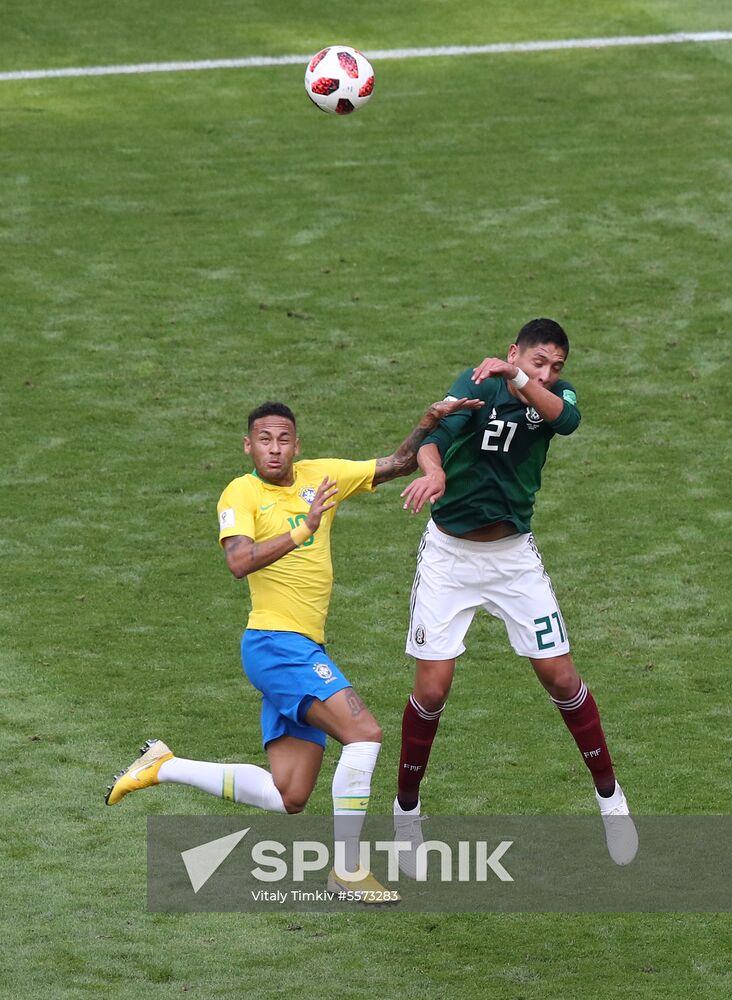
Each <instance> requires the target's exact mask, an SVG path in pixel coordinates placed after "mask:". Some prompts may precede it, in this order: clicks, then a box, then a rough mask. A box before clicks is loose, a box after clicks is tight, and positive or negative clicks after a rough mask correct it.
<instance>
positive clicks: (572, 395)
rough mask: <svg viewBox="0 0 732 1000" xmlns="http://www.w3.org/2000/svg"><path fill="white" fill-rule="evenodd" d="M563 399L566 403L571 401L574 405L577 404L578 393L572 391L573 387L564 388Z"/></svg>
mask: <svg viewBox="0 0 732 1000" xmlns="http://www.w3.org/2000/svg"><path fill="white" fill-rule="evenodd" d="M562 399H563V400H564V401H565V403H571V405H572V406H576V405H577V393H576V392H572V390H571V389H564V390H563V391H562Z"/></svg>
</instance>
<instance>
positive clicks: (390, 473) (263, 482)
mask: <svg viewBox="0 0 732 1000" xmlns="http://www.w3.org/2000/svg"><path fill="white" fill-rule="evenodd" d="M482 405H483V404H482V402H480V401H479V400H469V399H467V398H465V399H451V400H449V401H447V400H446V401H442V402H439V403H433V404H432V406H430V407H429V409H428V410H427V411H426V412H425V414H424V416H423V417H422V419H421V420H420V422H419V424H418V426H417V427H416V428H415V429H414V430H413V431H412V433H411V434H410V435H409V436H408V437H407V438H406V439H405V440H404V441H403V442H402V444H401V445H400V446H399V447H398V448H397V449H396V451H395V452H394V453H393V454H392V455H389V456H388V457H386V458H378V459H371V460H370V461H365V462H351V461H345V460H343V459H335V458H327V459H315V460H304V461H299V462H296V461H295V457H296V456H297V455H298V454H299V451H300V441H299V438H298V436H297V426H296V422H295V416H294V414H293V413H292V411H291V410H290V409H289V407H287V406H285V405H284V404H283V403H275V402H269V403H264V404H262V405H261V406H259V407H258V408H257V409H255V410H253V411H252V412H251V413H250V414H249V419H248V433H247V436H246V437H245V438H244V450H245V452H246V454H247V455H249V456H250V458H251V461H252V464H253V466H254V468H253V470H252V471H251V472H249V473H247V474H245V475H243V476H240V477H239V478H237V479H234V480H233V482H231V483H229V485H228V486H227V487H226V489H225V490H224V492H223V493H222V494H221V499H220V500H219V504H218V513H219V542H220V544H221V545H222V547H223V549H224V552H225V556H226V562H227V565H228V567H229V569H230V570H231V572H232V573H233V574H234V576H235V577H237V578H241V577H247V578H248V581H249V589H250V592H251V598H252V610H251V614H250V615H249V620H248V622H247V627H246V630H245V632H244V635H243V637H242V643H241V651H242V663H243V666H244V671H245V673H246V675H247V677H248V678H249V680H250V681H251V683H252V684H253V685H254V686H255V687H256V688H257V689H258V690H259V691H260V692H261V694H262V710H261V724H262V741H263V744H264V746H265V748H266V751H267V756H268V758H269V764H270V768H271V770H270V771H266V770H264V769H263V768H261V767H257V766H255V765H252V764H219V763H214V762H210V761H198V760H187V759H184V758H180V757H176V756H175V755H174V754H173V753H172V752H171V751H170V750H169V748H168V747H167V746H166V745H165V744H164V743H163V742H162V741H160V740H149V741H148V742H147V743H146V744H145V746H144V747H143V750H142V756H141V757H140V758H139V759H138V760H137V761H136V762H135V763H134V764H133V765H131V766H130V767H129V768H127V770H126V771H124V772H122V774H120V775H119V776H118V777H117V778H116V779H115V782H114V783H113V785H112V786H111V787H110V789H109V791H108V793H107V802H108V803H109V805H114V804H115V803H117V802H119V801H120V799H122V798H123V796H124V795H126V794H128V793H129V792H131V791H136V790H137V789H140V788H145V787H149V786H150V785H154V784H158V783H160V782H175V783H178V784H185V785H190V786H192V787H194V788H199V789H201V790H202V791H205V792H208V793H210V794H213V795H218V796H221V797H223V798H225V799H230V800H231V801H234V802H241V803H246V804H247V805H253V806H258V807H259V808H262V809H268V810H272V811H275V812H288V813H297V812H300V811H301V810H302V809H303V808H304V807H305V804H306V802H307V801H308V799H309V797H310V794H311V792H312V790H313V788H314V787H315V782H316V780H317V778H318V773H319V771H320V767H321V764H322V761H323V751H324V748H325V743H326V734H327V735H329V736H332V737H333V738H334V739H336V740H338V742H339V743H341V744H342V745H343V750H342V752H341V757H340V760H339V762H338V765H337V767H336V770H335V774H334V776H333V785H332V792H333V809H334V813H335V817H336V820H335V824H336V829H335V840H336V844H337V845H338V844H341V845H343V858H344V864H343V865H342V866H340V867H338V866H337V869H338V870H336V869H334V870H333V871H332V872H331V874H330V877H329V880H328V886H329V888H330V889H331V890H332V891H339V890H341V889H346V890H348V891H352V890H354V889H355V890H357V891H360V892H364V891H365V892H366V895H364V896H363V899H364V901H369V900H370V899H378V898H381V892H382V887H381V886H380V885H379V883H378V882H377V881H376V880H375V879H374V878H373V876H372V875H371V874H370V873H369V872H366V871H364V870H363V869H360V867H359V838H360V833H361V828H362V826H363V821H364V817H365V814H366V808H367V806H368V801H369V795H370V790H371V775H372V773H373V771H374V768H375V766H376V760H377V757H378V754H379V750H380V749H381V728H380V727H379V724H378V722H377V721H376V719H375V718H374V717H373V715H372V714H371V712H369V710H368V708H367V707H366V705H365V704H364V702H363V701H362V700H361V698H360V697H359V696H358V694H357V693H356V691H355V690H354V689H353V687H352V686H351V684H350V682H349V681H348V680H347V678H346V677H345V675H344V674H343V673H342V671H341V670H340V668H339V667H338V666H337V665H336V664H335V663H334V662H333V660H331V659H330V657H329V656H328V654H327V653H326V651H325V647H324V645H323V642H324V637H325V620H326V617H327V614H328V606H329V603H330V595H331V589H332V585H333V569H332V565H331V557H330V532H331V526H332V524H333V519H334V517H335V515H336V511H337V510H338V507H339V506H340V504H342V503H343V502H344V501H345V500H347V499H348V498H349V497H351V496H354V495H355V494H357V493H361V492H364V491H370V490H373V489H375V488H376V487H377V486H378V485H379V484H380V483H385V482H387V481H388V480H390V479H395V478H396V477H398V476H405V475H408V474H409V473H411V472H413V471H414V470H415V469H416V467H417V462H416V454H417V451H418V449H419V447H420V445H421V444H422V442H423V441H424V439H425V437H426V436H427V435H428V434H429V433H430V431H432V430H434V429H435V428H436V427H437V426H438V424H439V423H440V421H441V420H442V419H443V418H444V417H446V416H449V415H450V414H451V413H454V412H456V411H457V410H460V409H465V408H470V409H475V408H478V407H480V406H482ZM336 856H338V855H336ZM369 893H371V895H369Z"/></svg>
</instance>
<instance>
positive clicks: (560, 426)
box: [549, 380, 582, 435]
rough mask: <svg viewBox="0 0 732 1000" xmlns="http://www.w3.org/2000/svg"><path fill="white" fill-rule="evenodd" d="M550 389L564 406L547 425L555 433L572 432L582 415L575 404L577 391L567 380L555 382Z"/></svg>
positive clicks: (565, 433)
mask: <svg viewBox="0 0 732 1000" xmlns="http://www.w3.org/2000/svg"><path fill="white" fill-rule="evenodd" d="M552 391H553V392H554V395H555V396H559V397H560V399H561V400H562V402H563V403H564V408H563V410H562V412H561V413H560V414H559V416H558V417H557V419H556V420H550V421H549V426H550V427H551V429H552V430H553V431H554V433H555V434H564V435H567V434H572V432H573V431H576V430H577V428H578V427H579V423H580V420H581V419H582V415H581V413H580V411H579V407H578V406H577V393H576V391H575V388H574V386H573V385H570V383H569V382H565V381H563V380H562V381H561V382H558V383H556V384H555V385H554V386H553V388H552Z"/></svg>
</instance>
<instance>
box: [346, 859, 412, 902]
mask: <svg viewBox="0 0 732 1000" xmlns="http://www.w3.org/2000/svg"><path fill="white" fill-rule="evenodd" d="M328 892H332V893H333V894H334V896H335V898H336V899H337V900H338V901H339V902H347V903H365V904H366V905H367V906H384V905H389V904H392V905H393V904H394V903H399V902H401V898H402V897H401V896H400V895H399V893H398V892H397V891H396V889H386V888H384V886H383V885H382V884H381V882H378V881H377V880H376V879H375V878H374V876H373V875H372V874H371V872H369V873H368V874H367V875H365V876H364V877H363V878H359V879H347V878H341V877H340V875H336V871H335V868H334V869H333V870H332V871H331V873H330V875H329V876H328Z"/></svg>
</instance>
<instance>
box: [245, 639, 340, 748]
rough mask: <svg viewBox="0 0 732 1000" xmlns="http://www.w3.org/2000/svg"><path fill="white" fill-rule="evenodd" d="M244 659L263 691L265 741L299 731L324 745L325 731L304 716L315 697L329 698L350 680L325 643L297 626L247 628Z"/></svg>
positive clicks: (301, 736)
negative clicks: (269, 629) (289, 628)
mask: <svg viewBox="0 0 732 1000" xmlns="http://www.w3.org/2000/svg"><path fill="white" fill-rule="evenodd" d="M241 662H242V666H243V667H244V673H245V674H246V675H247V677H248V678H249V680H250V681H251V682H252V684H253V685H254V687H255V688H257V690H258V691H261V693H262V717H261V723H262V744H263V745H264V746H265V747H266V746H267V744H268V743H270V742H271V741H272V740H276V739H279V737H280V736H295V737H297V739H299V740H307V741H308V742H309V743H317V744H318V745H319V746H321V747H324V746H325V742H326V735H325V733H324V732H323V730H322V729H317V728H316V727H315V726H309V725H308V724H307V723H306V722H304V721H303V720H304V717H305V715H306V713H307V711H308V709H309V708H310V706H311V705H312V703H313V701H315V699H316V698H317V699H318V700H319V701H327V700H328V698H330V697H332V695H334V694H335V693H336V692H337V691H342V690H343V688H347V687H350V686H351V683H350V681H349V680H347V678H346V677H345V676H344V675H343V674H342V673H341V671H340V670H339V668H338V667H337V666H336V665H335V663H334V662H333V661H332V660H331V658H330V657H329V656H328V654H327V653H326V652H325V647H324V646H319V645H318V643H317V642H313V640H312V639H308V637H307V636H305V635H300V633H299V632H265V631H263V630H261V629H251V628H248V629H246V631H245V632H244V635H243V636H242V637H241Z"/></svg>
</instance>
